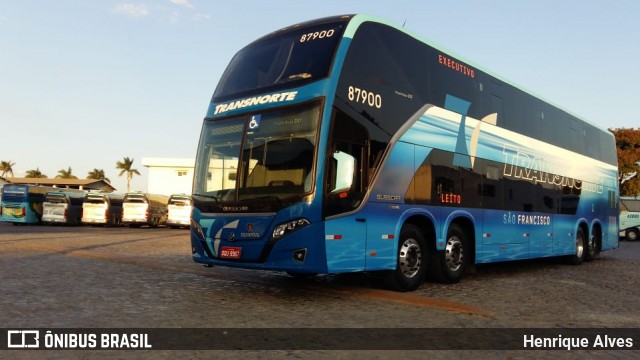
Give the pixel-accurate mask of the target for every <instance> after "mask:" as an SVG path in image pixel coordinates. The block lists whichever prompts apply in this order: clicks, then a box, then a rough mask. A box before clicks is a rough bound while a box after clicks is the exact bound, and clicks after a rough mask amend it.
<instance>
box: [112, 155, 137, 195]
mask: <svg viewBox="0 0 640 360" xmlns="http://www.w3.org/2000/svg"><path fill="white" fill-rule="evenodd" d="M132 166H133V159H129V158H128V157H125V158H124V159H122V161H118V162H117V163H116V169H118V170H120V174H119V175H118V176H122V175H124V174H127V192H129V191H131V178H133V175H134V174H135V175H140V172H139V171H138V170H137V169H132V168H131V167H132Z"/></svg>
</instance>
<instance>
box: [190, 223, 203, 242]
mask: <svg viewBox="0 0 640 360" xmlns="http://www.w3.org/2000/svg"><path fill="white" fill-rule="evenodd" d="M191 230H192V231H193V232H195V233H196V235H197V236H198V237H199V238H200V240H205V239H206V237H205V236H204V231H203V230H202V226H200V224H199V223H198V222H197V221H195V220H193V218H191Z"/></svg>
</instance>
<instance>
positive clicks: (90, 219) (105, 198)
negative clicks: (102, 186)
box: [82, 193, 124, 226]
mask: <svg viewBox="0 0 640 360" xmlns="http://www.w3.org/2000/svg"><path fill="white" fill-rule="evenodd" d="M123 198H124V195H122V194H105V193H89V194H87V195H86V196H85V197H84V202H83V204H82V223H83V224H87V225H107V226H109V225H111V226H120V225H121V223H122V200H123Z"/></svg>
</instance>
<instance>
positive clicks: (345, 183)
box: [329, 151, 356, 195]
mask: <svg viewBox="0 0 640 360" xmlns="http://www.w3.org/2000/svg"><path fill="white" fill-rule="evenodd" d="M330 166H331V169H330V176H329V181H330V186H329V189H331V195H334V194H337V193H346V192H347V191H349V190H351V187H352V186H353V179H354V177H355V167H356V159H355V158H354V157H353V156H351V155H350V154H347V153H345V152H342V151H336V152H335V153H334V154H333V157H332V158H331V160H330Z"/></svg>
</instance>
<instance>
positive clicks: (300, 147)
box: [194, 102, 321, 210]
mask: <svg viewBox="0 0 640 360" xmlns="http://www.w3.org/2000/svg"><path fill="white" fill-rule="evenodd" d="M320 112H321V106H320V103H319V102H314V103H311V104H306V105H301V106H296V107H294V108H287V109H284V110H277V111H270V112H266V113H263V114H260V113H254V114H248V115H245V116H241V117H233V118H228V119H224V120H207V121H205V123H204V128H203V131H202V137H201V139H200V146H199V149H198V160H197V162H196V166H197V168H196V177H195V182H194V199H195V200H197V201H200V202H202V201H204V202H211V203H214V204H219V205H220V204H231V203H238V202H242V203H244V204H248V203H249V202H251V201H252V200H258V201H260V200H262V202H263V203H265V202H266V203H270V204H271V205H273V204H276V205H283V204H287V203H290V202H293V201H298V200H299V199H300V198H301V197H302V196H304V195H305V194H309V193H310V192H311V191H312V182H313V174H314V172H315V171H314V155H315V151H316V142H317V132H318V122H319V120H320ZM247 206H249V207H251V204H249V205H247ZM271 210H275V209H274V208H272V209H271Z"/></svg>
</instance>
